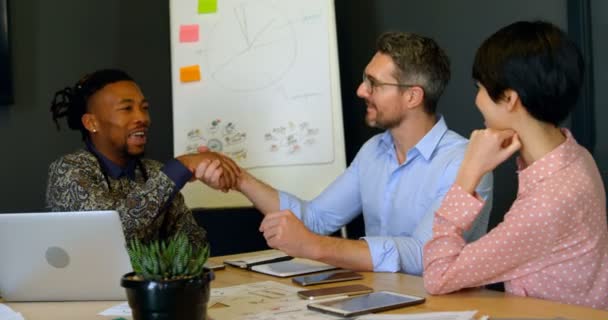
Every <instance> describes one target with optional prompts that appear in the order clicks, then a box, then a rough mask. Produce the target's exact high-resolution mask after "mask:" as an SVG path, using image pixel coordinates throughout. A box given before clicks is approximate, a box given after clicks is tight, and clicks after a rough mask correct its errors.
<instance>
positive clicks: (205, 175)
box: [176, 146, 241, 192]
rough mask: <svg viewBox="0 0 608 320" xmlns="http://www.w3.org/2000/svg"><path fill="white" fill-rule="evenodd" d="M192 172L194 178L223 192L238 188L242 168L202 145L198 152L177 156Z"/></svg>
mask: <svg viewBox="0 0 608 320" xmlns="http://www.w3.org/2000/svg"><path fill="white" fill-rule="evenodd" d="M176 159H177V160H178V161H179V162H181V163H182V164H183V165H184V166H186V168H188V170H190V172H192V174H193V177H192V180H191V181H193V180H195V179H197V180H200V181H202V182H203V183H205V184H206V185H208V186H210V187H211V188H214V189H216V190H221V191H222V192H228V191H229V190H230V189H237V187H238V183H239V177H240V175H241V168H240V167H239V166H238V165H237V164H236V163H235V162H234V161H233V160H232V159H230V158H228V157H227V156H225V155H223V154H220V153H217V152H213V151H210V150H209V148H207V147H205V146H201V147H199V148H198V153H194V154H184V155H181V156H178V157H177V158H176Z"/></svg>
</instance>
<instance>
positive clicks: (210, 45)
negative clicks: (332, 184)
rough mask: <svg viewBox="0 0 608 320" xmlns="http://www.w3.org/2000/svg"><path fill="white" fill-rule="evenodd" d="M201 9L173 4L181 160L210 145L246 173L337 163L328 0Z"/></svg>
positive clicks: (247, 0) (240, 1) (230, 2)
mask: <svg viewBox="0 0 608 320" xmlns="http://www.w3.org/2000/svg"><path fill="white" fill-rule="evenodd" d="M183 1H191V2H193V3H195V2H196V1H195V0H183ZM195 7H196V6H195V4H192V5H189V6H183V5H179V6H178V5H175V6H173V7H172V10H177V11H178V12H175V13H172V16H174V17H180V21H172V24H174V26H173V27H172V32H173V33H175V34H173V35H172V50H173V51H172V59H173V64H174V66H175V67H174V76H173V79H174V80H173V81H174V85H173V89H174V90H173V96H174V98H173V101H174V105H173V110H174V112H173V117H174V119H173V122H174V126H175V128H174V135H175V137H174V140H175V152H176V154H182V153H190V152H196V149H197V147H198V146H200V145H206V146H208V147H209V148H210V149H212V150H214V151H220V152H223V153H225V154H227V155H228V156H230V157H231V158H232V159H235V160H236V161H237V163H238V164H239V165H240V166H242V167H245V168H252V167H261V166H283V165H302V164H322V163H330V162H332V161H333V160H334V159H333V156H334V152H333V148H334V146H333V141H334V138H333V127H332V122H333V119H332V114H333V113H332V105H331V101H332V97H331V86H330V84H331V81H330V78H331V77H330V54H329V35H328V34H329V32H328V28H329V26H328V17H327V14H328V11H329V10H328V2H327V0H306V1H302V0H280V1H277V0H222V1H218V2H217V10H216V11H215V12H212V13H209V14H198V12H196V10H193V9H192V8H195ZM197 27H198V28H197Z"/></svg>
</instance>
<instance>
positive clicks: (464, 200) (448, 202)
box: [437, 184, 484, 231]
mask: <svg viewBox="0 0 608 320" xmlns="http://www.w3.org/2000/svg"><path fill="white" fill-rule="evenodd" d="M483 205H484V201H483V200H481V199H480V197H475V196H473V195H471V194H470V193H468V192H466V191H464V189H462V187H461V186H459V185H457V184H454V185H453V186H452V187H451V188H450V190H449V191H448V193H447V194H446V195H445V198H444V199H443V202H442V203H441V207H440V208H439V210H437V215H438V216H440V217H441V218H443V219H445V220H448V221H450V222H451V223H452V224H454V225H455V226H457V227H458V228H460V229H461V230H463V231H464V230H468V229H469V228H470V227H471V225H472V224H473V222H474V221H475V218H477V215H479V212H480V211H481V209H482V208H483Z"/></svg>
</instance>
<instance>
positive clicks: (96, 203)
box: [46, 69, 240, 246]
mask: <svg viewBox="0 0 608 320" xmlns="http://www.w3.org/2000/svg"><path fill="white" fill-rule="evenodd" d="M148 108H149V103H148V101H147V100H146V99H145V97H144V95H143V94H142V92H141V90H140V89H139V87H138V85H137V84H136V83H135V81H134V80H133V79H132V78H131V77H130V76H129V75H127V74H126V73H125V72H123V71H120V70H112V69H106V70H99V71H96V72H94V73H92V74H90V75H87V76H85V77H84V78H82V79H81V80H80V81H78V82H77V83H76V85H75V86H74V87H73V88H70V87H68V88H65V89H63V90H60V91H58V92H57V93H56V94H55V98H54V100H53V103H52V106H51V112H52V114H53V120H54V121H55V122H56V123H57V126H58V127H59V123H58V119H59V118H62V117H67V122H68V125H69V127H70V128H71V129H73V130H79V131H80V132H81V133H82V138H83V140H84V143H85V148H83V149H81V150H78V151H76V152H74V153H71V154H68V155H65V156H63V157H61V158H59V159H58V160H56V161H55V162H53V163H52V164H51V166H50V168H49V179H48V185H47V193H46V204H47V207H48V208H49V209H50V210H52V211H81V210H117V211H118V212H119V214H120V217H121V220H122V224H123V229H124V232H125V236H126V238H127V239H141V240H144V241H149V240H152V239H162V238H166V237H168V236H171V235H172V234H174V233H175V232H176V231H179V230H181V231H184V232H185V233H186V234H188V235H189V238H190V240H191V241H192V242H193V243H194V244H195V245H197V246H201V245H203V244H204V243H205V242H206V233H205V231H204V230H203V229H202V228H200V227H199V226H198V225H197V224H196V222H195V221H194V219H193V217H192V213H191V211H190V210H189V209H188V208H187V207H186V205H185V203H184V198H183V196H182V195H181V194H180V193H179V190H180V189H181V188H182V187H183V186H184V184H185V183H186V182H188V181H189V180H191V179H192V177H193V172H194V170H195V169H196V167H197V166H198V165H199V164H201V163H203V162H205V163H208V164H209V165H210V166H211V165H213V166H216V167H217V168H218V169H217V170H216V171H215V172H216V175H217V177H216V181H219V184H220V185H221V187H220V188H221V189H223V190H224V191H226V190H228V189H229V188H232V187H233V186H234V185H235V184H236V181H237V178H238V175H239V173H240V169H239V168H238V167H237V166H236V164H235V163H234V162H233V161H232V160H230V159H228V158H227V157H224V156H222V155H220V154H217V153H214V152H208V151H207V152H201V153H198V154H189V155H182V156H178V157H177V158H175V159H172V160H170V161H168V162H167V163H165V164H164V165H163V164H161V163H159V162H157V161H153V160H149V159H144V158H142V156H143V153H144V149H145V146H146V143H147V132H148V127H149V126H150V117H149V114H148Z"/></svg>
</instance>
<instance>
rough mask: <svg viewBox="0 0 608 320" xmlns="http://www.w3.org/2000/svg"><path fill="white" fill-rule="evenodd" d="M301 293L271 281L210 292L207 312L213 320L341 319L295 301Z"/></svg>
mask: <svg viewBox="0 0 608 320" xmlns="http://www.w3.org/2000/svg"><path fill="white" fill-rule="evenodd" d="M300 290H302V289H301V288H298V287H294V286H288V285H284V284H281V283H278V282H274V281H264V282H256V283H250V284H244V285H238V286H233V287H226V288H219V289H211V297H210V299H209V303H208V313H209V315H210V316H211V317H212V318H213V319H246V320H300V319H309V320H317V319H319V320H326V319H340V318H339V317H333V316H330V315H325V314H322V313H318V312H315V311H310V310H308V309H307V308H306V305H307V304H308V303H310V301H307V300H302V299H300V298H298V296H297V292H298V291H300Z"/></svg>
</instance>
